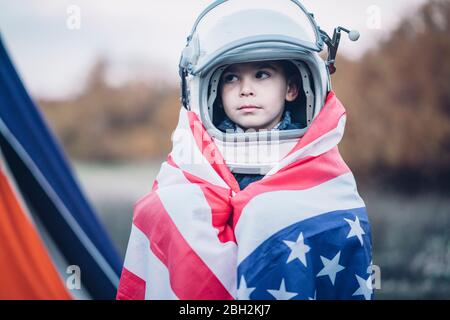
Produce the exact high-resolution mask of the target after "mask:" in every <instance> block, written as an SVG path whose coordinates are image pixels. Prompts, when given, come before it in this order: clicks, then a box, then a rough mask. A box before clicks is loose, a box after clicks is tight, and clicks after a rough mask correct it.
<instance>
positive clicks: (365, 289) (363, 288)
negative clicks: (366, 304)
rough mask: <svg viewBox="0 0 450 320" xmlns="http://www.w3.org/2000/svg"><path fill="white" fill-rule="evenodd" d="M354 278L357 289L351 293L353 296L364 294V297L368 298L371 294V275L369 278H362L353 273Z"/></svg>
mask: <svg viewBox="0 0 450 320" xmlns="http://www.w3.org/2000/svg"><path fill="white" fill-rule="evenodd" d="M355 276H356V280H358V283H359V288H358V290H356V291H355V293H353V295H354V296H364V299H366V300H370V297H371V296H372V291H373V289H372V277H371V276H369V278H367V280H366V279H364V278H361V277H360V276H358V275H357V274H355Z"/></svg>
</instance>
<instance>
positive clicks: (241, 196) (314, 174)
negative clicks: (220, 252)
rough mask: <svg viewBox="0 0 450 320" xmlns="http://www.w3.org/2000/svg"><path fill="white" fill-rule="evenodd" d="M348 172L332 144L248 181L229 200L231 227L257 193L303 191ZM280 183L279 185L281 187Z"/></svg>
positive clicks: (234, 225) (348, 169)
mask: <svg viewBox="0 0 450 320" xmlns="http://www.w3.org/2000/svg"><path fill="white" fill-rule="evenodd" d="M348 172H350V168H349V167H348V166H347V165H346V164H345V162H344V160H343V159H342V157H341V156H340V154H339V151H338V148H337V147H334V148H333V149H331V150H330V151H328V152H327V153H325V154H322V155H320V156H319V157H305V158H302V159H301V160H299V161H297V162H295V163H293V164H291V165H289V166H287V167H285V168H283V169H282V170H280V171H279V172H277V174H276V175H273V176H270V177H268V178H266V179H263V180H260V181H256V182H254V183H252V184H250V185H249V186H248V187H247V188H245V190H244V191H241V192H240V193H238V194H236V196H235V197H234V198H233V199H232V200H231V201H232V205H233V207H234V217H233V228H235V227H236V224H237V222H238V221H239V217H240V216H241V213H242V209H243V208H244V207H245V206H246V205H247V203H248V202H249V201H251V200H252V199H253V198H255V197H256V196H257V195H259V194H262V193H266V192H276V191H280V190H305V189H309V188H312V187H315V186H318V185H320V184H322V183H324V182H326V181H328V180H331V179H334V178H337V177H339V176H341V175H343V174H345V173H348ZM281 186H282V187H281Z"/></svg>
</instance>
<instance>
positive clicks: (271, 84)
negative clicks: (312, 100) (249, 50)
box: [220, 61, 298, 130]
mask: <svg viewBox="0 0 450 320" xmlns="http://www.w3.org/2000/svg"><path fill="white" fill-rule="evenodd" d="M220 94H221V97H222V103H223V107H224V110H225V113H226V114H227V116H228V117H229V118H230V119H231V120H232V121H233V122H234V123H236V124H237V125H238V126H240V127H241V128H244V129H246V130H248V129H254V130H263V129H266V130H271V129H273V128H274V127H275V126H276V125H277V124H278V122H280V121H281V117H282V115H283V111H284V104H285V101H293V100H295V99H296V98H297V95H298V87H297V85H296V84H294V82H293V81H288V79H286V76H285V73H284V71H283V67H282V65H281V63H280V62H277V61H267V62H248V63H241V64H233V65H231V66H229V67H228V68H227V69H226V70H225V72H224V73H223V75H222V77H221V87H220Z"/></svg>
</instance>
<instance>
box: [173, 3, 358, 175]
mask: <svg viewBox="0 0 450 320" xmlns="http://www.w3.org/2000/svg"><path fill="white" fill-rule="evenodd" d="M342 30H343V31H346V32H349V33H350V39H352V40H357V38H358V37H359V34H358V33H357V32H355V31H351V32H350V31H348V30H347V29H344V28H341V27H338V28H336V29H335V33H334V35H333V38H332V39H331V38H330V37H329V36H328V35H327V34H326V33H325V32H324V31H322V30H321V29H320V28H319V27H318V25H317V24H316V22H315V20H314V16H313V15H312V14H311V13H309V12H308V11H307V10H306V9H305V8H304V7H303V5H302V4H301V3H300V2H298V1H296V0H245V1H243V0H219V1H215V2H213V3H212V4H211V5H210V6H208V7H207V8H206V9H205V10H204V11H203V12H202V13H201V14H200V16H199V17H198V19H197V21H196V22H195V24H194V26H193V28H192V31H191V33H190V35H189V37H188V39H187V45H186V48H185V49H184V50H183V52H182V56H181V59H180V76H181V87H182V102H183V105H184V106H185V107H186V108H187V109H188V110H191V111H193V112H195V113H197V115H198V116H199V118H200V119H201V120H202V122H203V125H204V126H205V128H206V129H207V130H208V133H209V134H210V136H211V137H212V138H213V139H214V141H215V143H216V145H217V146H218V147H219V150H221V152H222V155H223V156H224V159H225V161H226V163H227V164H228V166H229V167H230V168H231V170H232V171H233V172H236V173H255V174H265V173H267V172H268V171H269V170H270V168H271V167H273V165H275V164H276V163H277V162H278V161H279V160H281V159H282V158H283V157H284V156H285V155H286V154H287V153H289V151H290V150H291V149H292V148H293V147H294V146H295V145H296V144H297V142H298V140H299V139H300V138H301V137H302V136H303V135H304V133H305V132H306V131H307V130H308V128H309V126H310V125H311V123H312V122H313V120H314V118H315V117H316V116H317V115H318V113H319V112H320V110H321V108H322V106H323V105H324V102H325V98H326V96H327V94H328V92H329V91H330V90H331V83H330V74H331V73H333V72H334V71H335V68H334V60H335V56H336V53H337V49H338V46H339V40H340V31H342ZM324 44H327V46H328V60H327V62H325V61H324V60H323V59H322V58H320V57H319V55H318V53H319V52H320V51H322V50H323V47H324ZM273 60H286V61H289V62H291V63H292V64H291V65H292V66H295V67H294V68H295V69H296V71H298V75H299V76H300V78H301V83H300V88H299V93H300V94H299V99H298V100H299V101H298V103H297V105H296V106H295V107H294V110H293V112H294V116H296V117H298V118H301V119H303V120H304V121H303V125H302V127H301V128H299V129H295V130H283V131H277V132H271V135H269V134H268V133H267V132H241V133H237V132H234V133H225V132H223V131H221V130H219V129H218V128H217V124H218V123H219V122H220V121H221V120H222V118H223V112H222V113H221V112H220V110H218V109H217V107H216V101H217V94H218V92H219V88H218V85H219V82H220V77H221V75H222V73H223V71H224V70H225V69H226V68H227V66H229V65H230V64H235V63H245V62H255V61H273ZM274 133H275V134H276V137H275V138H274V135H273V134H274Z"/></svg>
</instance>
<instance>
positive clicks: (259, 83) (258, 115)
mask: <svg viewBox="0 0 450 320" xmlns="http://www.w3.org/2000/svg"><path fill="white" fill-rule="evenodd" d="M293 70H294V68H293V66H292V64H291V63H289V62H286V61H267V62H262V63H261V62H247V63H241V64H234V65H231V66H229V67H228V68H227V69H226V70H225V71H224V74H223V75H222V77H221V80H220V85H219V87H220V98H221V104H222V107H223V109H224V112H225V114H226V116H227V117H226V119H224V120H223V121H222V122H221V123H220V124H219V125H218V126H217V127H218V128H219V129H220V130H222V131H224V132H226V131H227V130H232V131H235V132H244V131H251V130H254V131H259V130H292V129H300V127H301V124H300V123H295V122H293V121H292V117H291V112H290V111H289V110H285V103H286V102H293V101H295V99H296V98H297V97H298V94H299V85H300V84H299V77H298V75H297V74H296V73H295V71H293ZM234 176H235V178H236V180H237V181H238V183H239V186H240V188H241V190H243V189H245V188H246V187H247V186H248V185H249V184H250V183H251V182H255V181H258V180H260V179H262V178H263V177H264V175H260V174H239V173H235V174H234Z"/></svg>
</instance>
